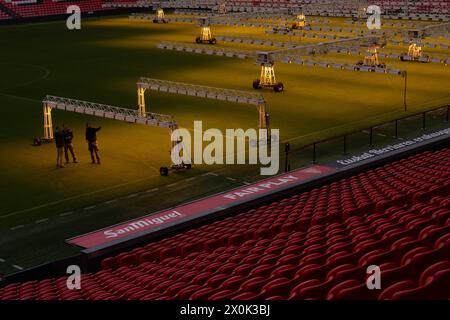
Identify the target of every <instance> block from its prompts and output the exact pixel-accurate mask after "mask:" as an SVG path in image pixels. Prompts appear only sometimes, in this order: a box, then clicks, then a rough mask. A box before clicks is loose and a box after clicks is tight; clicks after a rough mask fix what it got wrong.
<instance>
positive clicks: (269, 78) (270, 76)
mask: <svg viewBox="0 0 450 320" xmlns="http://www.w3.org/2000/svg"><path fill="white" fill-rule="evenodd" d="M256 63H257V64H259V65H261V76H260V78H259V79H256V80H255V81H253V88H254V89H261V88H273V90H274V91H275V92H282V91H283V90H284V86H283V83H282V82H277V80H276V78H275V70H274V64H275V62H274V60H273V59H272V57H271V56H270V53H268V52H257V54H256Z"/></svg>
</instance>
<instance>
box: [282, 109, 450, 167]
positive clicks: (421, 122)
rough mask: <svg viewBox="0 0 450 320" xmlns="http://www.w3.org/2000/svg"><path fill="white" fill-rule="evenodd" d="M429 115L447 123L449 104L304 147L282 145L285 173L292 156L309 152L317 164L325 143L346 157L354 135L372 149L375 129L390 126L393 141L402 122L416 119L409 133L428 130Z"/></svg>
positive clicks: (409, 128)
mask: <svg viewBox="0 0 450 320" xmlns="http://www.w3.org/2000/svg"><path fill="white" fill-rule="evenodd" d="M431 114H433V117H432V118H433V119H434V120H435V119H436V118H438V121H439V122H441V123H442V120H444V121H445V122H446V123H448V122H449V117H450V104H448V105H444V106H439V107H436V108H432V109H429V110H426V111H421V112H417V113H413V114H408V115H406V116H403V117H400V118H396V119H394V120H389V121H384V122H380V123H378V124H375V125H372V126H370V127H367V128H364V129H358V130H354V131H350V132H347V133H344V134H341V135H338V136H333V137H330V138H326V139H323V140H318V141H315V142H312V143H308V144H305V145H302V146H299V147H294V146H293V145H292V144H289V143H286V144H285V145H284V154H285V171H289V170H290V167H291V165H290V162H291V159H290V158H292V157H293V156H294V154H298V153H304V152H307V153H309V152H310V156H307V158H309V159H310V162H312V163H317V161H318V147H319V146H320V145H324V144H326V143H331V142H333V146H334V147H336V146H337V145H341V147H339V148H341V150H342V154H343V155H348V149H349V141H350V136H354V135H356V134H361V133H364V136H368V137H366V138H361V137H360V138H359V140H360V142H361V141H362V142H363V144H364V145H365V146H366V147H367V146H369V147H373V146H374V144H375V142H376V134H375V131H376V129H377V128H381V127H386V126H387V125H390V126H391V127H392V128H390V129H389V132H391V133H392V134H390V135H391V137H392V138H394V139H401V138H400V134H399V132H400V130H401V128H402V124H403V123H404V121H405V120H410V119H416V122H414V123H413V124H412V125H411V123H408V126H407V127H408V130H409V132H412V131H414V130H417V129H418V128H419V129H422V130H425V129H427V128H428V119H429V118H431V116H430V115H431ZM436 114H438V115H437V116H436ZM440 119H442V120H440ZM405 127H406V125H405ZM384 132H386V130H384ZM378 135H380V136H386V135H383V134H381V133H378ZM364 139H367V140H365V141H366V142H364Z"/></svg>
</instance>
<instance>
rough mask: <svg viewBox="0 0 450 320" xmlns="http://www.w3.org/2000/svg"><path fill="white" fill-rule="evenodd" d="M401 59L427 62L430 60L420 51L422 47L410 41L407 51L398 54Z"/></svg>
mask: <svg viewBox="0 0 450 320" xmlns="http://www.w3.org/2000/svg"><path fill="white" fill-rule="evenodd" d="M400 60H401V61H416V62H423V63H428V62H431V58H430V57H429V56H427V55H424V54H423V52H422V47H419V46H418V45H417V44H416V43H411V44H410V45H409V48H408V53H402V54H401V55H400Z"/></svg>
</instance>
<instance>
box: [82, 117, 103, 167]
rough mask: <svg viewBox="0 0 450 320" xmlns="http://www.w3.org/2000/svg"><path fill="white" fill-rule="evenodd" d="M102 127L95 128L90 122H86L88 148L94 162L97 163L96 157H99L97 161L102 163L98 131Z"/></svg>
mask: <svg viewBox="0 0 450 320" xmlns="http://www.w3.org/2000/svg"><path fill="white" fill-rule="evenodd" d="M101 128H102V127H98V128H93V127H91V125H90V124H89V123H88V124H86V141H87V143H88V149H89V152H90V153H91V159H92V163H93V164H94V163H95V159H97V163H98V164H100V157H99V156H98V143H97V131H99V130H100V129H101ZM94 155H95V158H94Z"/></svg>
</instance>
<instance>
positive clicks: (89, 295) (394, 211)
mask: <svg viewBox="0 0 450 320" xmlns="http://www.w3.org/2000/svg"><path fill="white" fill-rule="evenodd" d="M449 164H450V148H444V149H440V150H433V151H425V152H421V153H419V154H416V155H413V156H409V157H407V158H403V159H400V160H398V161H395V162H392V163H389V164H386V165H383V166H379V167H376V168H374V169H371V170H368V171H365V172H363V173H360V174H357V175H353V176H350V177H347V178H344V179H341V180H338V181H335V182H331V183H328V184H326V185H323V186H321V187H317V188H314V189H312V190H309V191H305V192H298V193H296V194H294V195H292V196H287V197H284V198H283V199H281V200H277V201H273V202H271V203H269V204H265V205H259V206H256V207H254V208H251V209H249V210H247V211H245V212H241V213H239V214H236V215H234V216H228V217H225V218H222V219H220V220H217V221H214V222H212V223H211V222H210V223H207V224H204V225H202V226H199V227H194V228H191V229H189V230H187V231H184V232H181V233H178V234H175V235H172V236H170V237H166V238H163V239H161V240H158V241H156V242H152V243H148V244H147V245H145V246H141V247H138V248H135V249H133V250H131V251H127V252H122V253H120V254H118V255H115V256H111V257H107V258H105V259H103V261H102V263H101V268H102V270H101V271H97V272H93V273H88V274H84V275H83V277H82V289H81V290H68V289H67V286H66V281H67V278H66V277H61V278H52V279H46V280H41V281H28V282H24V283H13V284H9V285H7V286H5V287H3V288H2V289H0V299H1V300H9V299H20V300H34V299H38V300H52V299H62V300H73V299H90V300H100V299H101V300H118V299H141V300H147V299H161V300H166V299H167V300H170V299H193V300H197V299H201V300H203V299H206V300H222V299H234V300H246V299H268V300H274V299H294V300H295V299H445V300H446V299H449V298H450V292H449V288H450V260H449V245H450V197H449V195H450V165H449ZM370 265H377V266H379V267H380V270H381V281H382V289H380V290H368V289H367V286H366V278H367V272H366V271H367V267H368V266H370Z"/></svg>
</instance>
